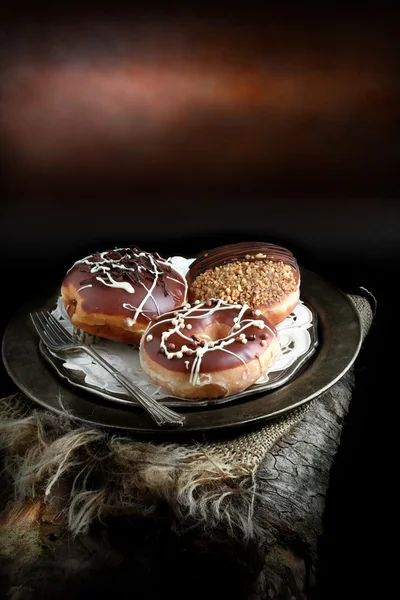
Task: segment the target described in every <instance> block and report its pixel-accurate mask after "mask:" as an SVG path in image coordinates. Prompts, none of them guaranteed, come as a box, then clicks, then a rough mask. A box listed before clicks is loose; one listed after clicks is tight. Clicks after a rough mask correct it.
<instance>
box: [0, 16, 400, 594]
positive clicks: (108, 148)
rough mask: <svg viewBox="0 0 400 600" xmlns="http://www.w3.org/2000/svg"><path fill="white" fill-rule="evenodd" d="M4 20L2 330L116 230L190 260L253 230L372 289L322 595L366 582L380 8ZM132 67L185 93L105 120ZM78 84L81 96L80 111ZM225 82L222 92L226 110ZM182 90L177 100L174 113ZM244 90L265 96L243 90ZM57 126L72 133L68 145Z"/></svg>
mask: <svg viewBox="0 0 400 600" xmlns="http://www.w3.org/2000/svg"><path fill="white" fill-rule="evenodd" d="M3 23H4V32H5V36H4V38H3V42H2V43H3V48H2V50H3V51H2V62H1V70H0V85H1V86H2V90H3V93H2V98H3V100H2V101H3V104H2V109H1V121H0V139H1V140H2V147H1V152H2V158H3V159H4V160H3V166H5V169H4V173H3V174H4V186H3V192H4V193H3V194H2V202H3V207H2V216H1V226H0V227H1V231H0V257H1V280H2V300H3V310H2V313H1V327H2V330H3V329H4V327H5V326H6V324H7V322H8V320H9V319H10V317H11V315H12V313H13V311H14V310H15V309H16V308H17V307H18V306H19V305H20V304H21V303H22V302H24V300H25V299H27V298H29V296H30V294H31V293H32V291H33V290H36V289H37V288H38V287H40V285H42V283H48V282H50V281H53V282H54V284H55V285H59V283H60V280H61V278H62V276H63V274H64V272H65V271H66V269H67V268H69V266H70V265H71V264H72V262H74V261H75V260H77V259H78V258H81V257H82V256H83V255H85V254H86V253H90V252H92V251H94V250H97V249H99V250H101V249H107V248H110V247H112V246H117V245H123V244H125V243H126V244H130V243H132V244H136V245H138V246H141V247H142V248H143V249H145V250H148V251H158V252H160V254H164V255H173V254H186V255H190V256H193V255H195V254H197V253H198V252H200V251H201V250H203V249H204V248H210V247H213V246H216V245H220V244H223V243H229V242H233V241H240V240H251V241H254V240H267V241H271V242H276V243H280V244H283V245H286V246H287V247H289V248H290V249H291V250H292V251H293V252H294V254H295V255H296V257H297V259H298V261H299V263H300V264H301V265H302V266H304V267H306V268H308V269H311V270H314V271H316V272H318V273H320V274H322V275H324V276H325V277H326V278H327V279H329V280H331V281H332V282H333V283H335V284H336V285H338V286H339V287H340V288H341V289H343V290H344V291H346V292H355V293H357V289H358V287H359V286H364V287H365V288H367V289H368V290H370V292H372V293H373V294H374V296H375V297H376V299H377V302H378V311H377V314H376V318H375V322H374V325H373V327H372V330H371V332H370V335H369V338H368V340H367V342H366V344H365V346H364V348H363V350H362V351H361V354H360V356H359V358H358V360H357V363H356V389H355V392H354V398H353V401H352V405H351V411H350V414H349V417H348V419H347V423H346V426H345V428H344V432H343V439H342V444H341V448H340V451H339V455H338V460H337V463H336V465H335V466H334V469H333V472H332V482H331V488H330V494H329V497H328V500H327V512H326V520H325V526H326V533H325V536H324V539H323V540H322V543H321V559H322V568H321V597H322V598H336V597H343V596H342V593H343V590H344V589H345V590H347V591H351V590H356V589H357V590H359V591H360V588H364V589H369V588H370V587H371V586H372V584H373V582H374V581H375V580H376V579H378V577H377V576H376V575H377V561H378V562H379V560H382V559H379V556H378V557H377V554H378V555H379V554H380V553H379V552H378V553H377V552H376V547H377V544H378V543H379V542H377V541H376V534H377V533H378V531H379V529H380V519H381V517H380V516H379V512H378V511H377V508H376V506H377V503H378V502H379V498H381V493H380V490H379V481H378V482H377V481H376V480H375V478H374V477H371V472H373V471H374V467H373V463H374V460H376V459H374V456H375V457H376V456H377V453H376V452H375V449H376V448H379V447H381V444H382V443H383V442H384V440H383V433H382V422H383V413H384V410H385V406H384V404H385V399H384V387H383V386H382V384H381V380H380V378H379V376H378V375H379V373H382V366H383V365H384V361H385V360H386V355H387V354H386V352H385V350H386V349H387V348H388V344H389V340H388V339H387V336H386V332H387V331H388V329H389V327H390V326H391V325H390V324H391V323H392V314H393V307H394V305H393V304H392V302H393V300H392V298H393V290H394V286H395V283H396V278H397V273H398V259H399V254H400V236H399V234H398V228H399V224H400V209H399V197H400V184H399V176H398V167H399V144H398V131H397V127H396V126H397V120H398V116H399V114H398V113H399V106H400V104H399V100H400V98H399V88H398V83H399V82H398V79H397V73H398V67H399V60H398V57H397V47H396V33H397V32H396V29H395V21H394V19H393V15H383V14H376V13H375V12H373V11H368V12H367V10H366V9H365V10H364V12H362V13H361V14H360V12H358V13H356V12H354V13H350V12H348V13H347V14H344V13H343V14H338V12H337V11H331V12H330V13H329V12H327V13H326V14H325V15H317V14H316V13H315V12H314V13H311V12H310V13H305V12H302V11H299V10H297V11H291V10H288V11H287V12H286V13H284V14H283V13H282V14H277V13H274V14H272V13H271V12H269V13H267V14H266V13H265V12H261V11H260V9H259V8H254V9H253V8H252V7H251V6H249V7H248V9H247V10H246V11H244V9H242V10H241V11H240V12H239V11H235V10H234V9H232V8H231V9H230V11H229V14H228V13H226V12H225V11H223V10H221V11H217V10H215V11H214V13H211V12H209V13H207V14H206V13H205V12H204V11H200V9H192V10H191V11H189V10H186V12H184V11H183V10H180V11H179V12H178V11H177V10H173V9H172V8H171V9H170V11H168V10H167V9H164V11H162V10H161V9H159V10H158V11H157V12H155V11H154V12H153V11H150V10H149V11H148V12H147V13H145V12H144V11H143V14H140V15H134V16H132V15H130V16H129V18H128V17H127V15H126V14H125V13H123V12H122V11H121V12H118V11H117V10H115V12H114V13H113V14H112V15H110V14H107V13H103V12H102V11H100V9H97V12H96V11H93V10H92V11H90V12H88V13H82V11H78V12H73V11H70V12H69V14H68V16H66V14H61V13H59V12H58V13H57V14H56V13H55V11H53V12H52V11H48V12H47V13H42V14H40V15H39V14H37V15H36V16H35V15H27V14H26V12H25V11H20V12H19V13H17V12H16V13H15V14H10V13H9V14H8V15H6V18H5V19H4V21H3ZM138 31H140V35H139V34H137V32H138ZM193 31H194V32H195V33H193ZM132 32H133V33H132ZM136 35H139V38H140V41H139V42H137V37H135V36H136ZM133 40H136V41H135V42H134V41H133ZM165 57H167V59H166V58H165ZM135 60H136V61H139V62H140V61H144V64H146V65H150V66H148V67H147V68H149V69H154V65H157V64H158V65H160V64H161V63H163V64H164V65H166V66H165V69H166V71H165V72H164V74H165V73H167V76H169V75H170V74H171V72H172V73H176V72H178V73H181V77H182V78H183V80H185V77H186V78H187V79H188V81H190V86H192V87H190V86H189V91H188V90H187V89H186V88H182V90H181V89H180V88H179V87H178V89H176V87H175V88H174V87H173V89H172V88H171V87H162V86H161V87H160V88H157V84H154V85H155V86H156V87H155V88H154V89H155V92H154V93H155V94H160V96H158V97H157V100H156V105H155V106H156V108H155V109H154V111H155V112H153V113H152V112H151V111H150V113H146V112H145V111H144V112H142V113H141V112H140V110H142V108H143V107H140V106H139V108H136V109H135V107H134V106H133V108H132V107H130V108H129V107H128V109H125V108H124V105H123V104H120V106H121V108H120V112H119V113H118V115H117V117H115V116H114V117H113V118H114V119H115V118H116V119H117V120H116V121H115V120H114V121H113V120H112V119H111V120H110V123H109V125H106V126H105V125H104V121H106V119H110V116H109V113H107V110H108V109H107V107H106V108H104V106H103V105H101V102H100V101H99V102H97V101H96V94H99V97H100V96H101V93H102V92H101V90H103V92H104V87H101V85H103V86H104V85H107V84H104V81H107V76H110V77H111V78H112V77H113V75H112V73H113V72H114V73H115V71H116V70H118V68H119V64H120V63H121V62H124V61H128V62H129V61H133V62H135ZM146 61H147V62H146ZM163 61H165V62H163ZM169 61H170V62H169ZM200 63H201V65H202V66H201V68H200V67H199V66H198V65H199V64H200ZM27 64H28V66H29V69H30V71H29V73H28V75H26V70H25V71H24V69H26V68H27V66H26V65H27ZM21 65H22V66H21ZM71 65H72V66H74V65H75V66H76V65H79V66H80V68H82V69H83V70H84V78H83V83H82V86H83V87H82V89H81V90H79V88H78V87H75V88H74V89H73V90H72V92H71V90H70V89H68V88H67V84H65V85H64V87H62V86H63V84H62V83H61V84H60V85H61V88H60V89H61V96H60V95H58V96H56V100H57V102H58V103H60V102H61V103H62V101H63V100H62V99H63V96H62V93H63V91H65V97H66V100H65V102H66V104H67V109H68V106H70V105H69V104H68V103H69V102H71V103H72V105H73V109H72V110H71V112H70V113H68V110H67V109H66V112H61V113H59V112H57V110H58V109H57V107H56V108H55V107H54V105H53V104H52V102H55V100H54V98H53V100H51V99H50V100H48V98H47V96H46V94H47V93H48V90H49V89H50V90H51V89H53V88H52V86H54V85H55V84H54V82H52V81H53V80H52V79H51V78H52V77H55V76H56V75H54V73H56V74H57V73H59V72H60V71H63V69H64V70H65V71H63V72H65V73H67V71H68V68H70V67H71ZM182 65H183V66H182ZM215 65H217V66H218V68H217V70H216V71H215V68H216V67H215ZM85 69H86V70H85ZM91 69H94V70H96V69H97V71H96V72H97V73H99V72H100V74H101V77H102V82H103V83H102V84H101V85H100V84H99V87H96V85H97V84H96V83H93V82H92V83H91V80H90V77H89V78H87V77H88V73H89V74H90V70H91ZM213 69H214V71H213ZM99 70H100V71H99ZM210 72H211V74H212V73H214V77H215V78H216V79H215V80H216V81H219V80H221V81H222V84H221V86H222V87H221V89H222V92H221V94H222V95H221V98H222V99H220V100H218V101H217V100H215V99H214V100H213V101H212V102H209V103H208V104H204V105H202V104H201V101H199V100H198V97H197V96H196V94H198V93H199V89H201V86H200V84H199V83H198V81H197V79H196V77H200V76H204V73H206V74H208V75H209V74H210ZM32 73H33V75H32ZM43 73H45V74H46V75H43ZM49 73H50V74H49ZM107 73H108V74H110V73H111V75H107ZM157 73H159V74H160V73H161V75H162V71H157ZM182 73H183V75H182ZM260 73H261V74H260ZM360 73H361V74H362V77H361V76H360ZM168 74H169V75H168ZM227 74H228V75H227ZM249 74H250V75H249ZM161 75H160V76H161ZM249 76H250V79H249V78H248V77H249ZM29 77H31V79H29ZM35 77H36V79H35ZM142 77H143V75H142ZM252 77H253V79H252ZM24 78H25V79H24ZM32 78H33V79H32ZM257 78H258V79H257ZM265 78H269V79H268V82H269V83H265V81H266V79H265ZM215 80H214V82H215ZM255 80H256V82H255V83H254V81H255ZM177 81H178V83H177ZM179 81H181V80H176V79H173V80H172V84H171V85H172V86H179V85H180V83H179ZM260 81H261V83H260ZM282 82H283V83H282ZM285 82H286V83H285ZM332 82H333V83H332ZM73 85H75V86H77V84H76V83H75V84H73ZM110 85H114V86H117V83H115V82H114V83H113V84H110ZM150 85H153V84H150ZM90 86H94V87H93V90H92V91H91V87H90ZM257 86H258V87H257ZM263 86H264V87H263ZM99 90H100V91H99ZM238 90H239V91H238ZM84 93H87V94H89V109H85V110H88V112H86V113H85V118H83V119H81V118H80V117H79V110H80V106H81V105H80V104H79V102H80V101H79V98H80V97H81V96H82V95H83V94H84ZM104 93H105V94H106V96H107V99H108V101H109V102H111V103H112V99H114V101H115V102H116V103H117V105H118V103H121V102H122V100H121V97H123V87H122V88H117V90H116V91H115V93H113V94H109V95H107V94H108V92H107V91H106V92H104ZM68 94H69V95H68ZM90 94H92V95H91V96H90ZM185 94H186V95H187V97H188V99H187V98H186V96H185ZM230 94H233V95H235V94H236V96H235V97H236V98H237V100H236V104H235V103H234V104H233V105H232V104H229V95H230ZM257 95H258V96H257ZM170 96H171V97H170ZM183 97H185V102H186V104H185V105H184V106H185V107H186V109H185V110H186V112H184V111H183V112H179V110H177V111H176V112H174V110H173V108H174V106H173V104H174V102H175V101H176V102H177V106H178V109H179V107H180V106H183V104H182V105H181V104H179V103H180V102H181V101H182V102H183V100H182V98H183ZM255 97H261V98H262V99H261V100H258V103H257V102H256V103H255V101H254V98H255ZM272 97H274V98H275V100H274V102H272V100H271V98H272ZM76 98H78V100H76ZM171 98H172V100H171ZM227 99H228V100H227ZM74 102H75V104H74ZM145 102H146V101H144V103H145ZM218 102H219V104H218ZM29 106H34V107H35V111H36V112H32V111H31V112H30V111H29ZM82 106H83V105H82ZM102 106H103V108H102ZM164 106H168V107H169V110H171V111H172V112H171V113H168V115H172V116H168V115H167V117H166V120H164V121H161V120H160V121H157V123H158V124H157V127H158V129H157V127H156V128H155V129H154V128H153V129H152V128H151V119H152V115H153V116H154V115H155V118H156V119H158V118H160V119H161V117H160V115H161V114H162V110H163V107H164ZM171 107H172V108H171ZM282 107H283V108H282ZM124 110H125V112H124ZM135 110H138V111H139V114H138V115H136V117H137V118H136V120H135ZM182 110H183V109H182ZM90 111H93V112H94V113H95V116H96V115H97V117H96V118H98V120H99V122H100V123H103V125H102V126H101V127H100V130H99V131H100V133H98V130H96V129H95V128H93V127H92V128H91V125H90V123H91V121H90ZM96 111H97V112H96ZM157 111H158V112H157ZM32 115H33V116H32ZM60 115H61V117H60ZM65 115H67V116H65ZM149 115H150V116H149ZM60 119H61V120H60ZM62 119H64V123H63V121H62ZM143 119H144V120H146V119H148V122H146V123H145V124H143ZM168 119H169V120H168ZM149 123H150V125H149ZM113 127H114V128H115V127H119V128H120V130H121V131H122V132H123V133H121V134H120V137H119V138H118V136H117V137H114V138H113V137H110V135H109V132H110V131H111V130H112V128H113ZM146 127H147V128H146ZM68 128H72V129H73V130H74V128H75V130H76V131H75V130H74V135H73V136H72V138H71V139H72V140H73V141H72V142H71V144H70V146H69V147H67V148H66V142H65V135H66V134H67V133H68ZM96 131H97V133H96ZM46 136H47V137H46ZM74 136H75V137H74ZM91 136H92V138H91ZM96 136H97V137H96ZM67 137H68V136H67ZM68 139H69V138H68ZM243 140H244V141H243ZM252 140H254V144H252ZM242 142H243V143H242ZM68 143H69V142H68ZM46 144H47V146H46ZM52 148H55V151H54V153H53V152H52ZM254 148H255V149H254ZM57 153H58V154H57ZM54 156H55V158H54ZM2 380H3V381H4V382H3V383H2V393H4V394H6V393H8V392H9V391H10V392H11V391H13V389H14V386H13V383H12V382H11V381H10V380H9V379H8V378H7V376H6V374H5V371H4V369H2ZM373 425H374V430H372V426H373ZM385 441H386V440H385ZM378 460H379V457H378ZM364 510H366V512H367V514H369V517H368V521H366V518H365V516H364V512H363V511H364ZM355 557H358V558H360V559H361V563H360V564H361V565H362V566H357V564H356V561H355ZM372 565H374V568H372ZM347 577H348V578H349V579H348V581H347V583H345V580H346V578H347Z"/></svg>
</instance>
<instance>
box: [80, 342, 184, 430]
mask: <svg viewBox="0 0 400 600" xmlns="http://www.w3.org/2000/svg"><path fill="white" fill-rule="evenodd" d="M81 348H82V350H84V351H85V352H86V354H89V356H91V357H92V358H93V359H94V360H95V361H96V362H98V363H99V364H100V365H101V366H102V367H103V368H104V369H105V370H106V371H108V372H109V373H110V374H111V375H112V376H113V377H114V378H115V379H116V380H117V381H118V382H119V383H120V384H121V385H122V386H123V387H124V388H125V389H126V390H128V392H129V393H130V394H131V395H132V396H133V397H134V398H135V400H137V401H138V402H139V404H140V405H141V406H142V408H144V409H145V410H146V411H147V412H148V413H149V415H150V416H151V417H152V418H153V419H154V421H155V422H156V423H157V425H159V426H160V427H162V426H164V425H174V426H177V427H181V426H182V425H183V424H184V422H185V420H186V419H185V417H184V416H182V415H180V414H178V413H176V412H175V411H173V410H171V409H170V408H168V407H167V406H164V405H163V404H160V403H159V402H157V400H154V399H153V398H152V397H151V396H149V395H148V394H144V392H143V393H142V392H141V390H138V389H137V388H136V387H135V386H134V385H132V383H131V382H130V381H129V379H128V378H127V377H125V375H123V374H122V373H120V372H119V371H117V369H115V368H114V367H113V366H112V365H110V363H109V362H107V361H106V360H105V359H104V358H103V357H102V356H101V355H100V354H98V353H97V352H96V351H95V350H93V349H92V348H90V347H89V346H81Z"/></svg>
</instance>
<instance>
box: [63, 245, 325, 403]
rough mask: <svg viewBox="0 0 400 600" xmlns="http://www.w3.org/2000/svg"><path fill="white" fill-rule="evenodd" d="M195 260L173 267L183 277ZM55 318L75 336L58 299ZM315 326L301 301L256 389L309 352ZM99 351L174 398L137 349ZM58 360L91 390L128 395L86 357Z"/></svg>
mask: <svg viewBox="0 0 400 600" xmlns="http://www.w3.org/2000/svg"><path fill="white" fill-rule="evenodd" d="M193 260H194V259H186V258H184V257H182V256H174V257H172V258H171V262H172V264H173V265H174V267H175V268H177V269H179V270H181V271H182V273H183V274H186V272H187V270H188V268H189V266H190V264H191V262H192V261H193ZM53 315H54V316H55V317H56V318H57V319H58V320H59V321H60V323H61V324H62V325H63V326H64V327H65V328H66V329H67V330H68V331H70V332H71V333H72V331H73V326H72V325H71V322H70V320H69V317H68V315H67V313H66V312H65V309H64V306H63V303H62V299H61V298H59V299H58V303H57V307H56V308H55V309H54V311H53ZM312 325H313V314H312V312H311V311H310V310H309V308H308V307H307V306H305V304H304V303H303V302H302V301H301V300H300V301H299V302H298V304H297V306H296V307H295V309H294V310H293V312H292V313H291V314H290V315H289V317H287V318H286V319H285V320H284V321H282V323H280V324H279V325H277V326H276V329H277V330H278V331H279V335H280V343H281V353H280V355H279V356H278V358H277V359H276V361H275V363H274V364H273V365H272V366H271V367H270V368H269V369H268V371H267V372H266V373H265V374H264V375H263V376H262V377H261V378H260V379H259V380H258V381H257V382H256V383H255V384H254V386H259V385H265V384H266V383H268V381H269V379H270V376H271V374H272V373H278V372H282V371H284V370H286V369H288V368H289V367H290V366H291V365H293V364H294V363H295V362H296V361H297V360H298V359H299V358H301V357H302V356H304V355H305V354H306V353H307V352H308V350H309V349H310V346H311V343H312V340H311V336H310V333H309V331H308V330H309V329H310V327H312ZM96 351H97V352H98V353H99V354H101V355H102V356H103V357H104V358H105V359H106V360H107V361H108V362H109V363H111V364H112V365H113V366H114V367H115V368H116V369H118V370H119V371H120V372H121V373H123V374H124V375H126V376H127V377H128V378H129V379H131V380H132V381H133V382H134V383H136V384H137V385H139V386H140V387H141V388H143V389H144V390H145V391H146V392H147V393H148V394H150V395H151V396H153V397H154V398H156V399H159V400H161V399H164V398H171V397H172V396H171V394H169V393H167V392H166V391H165V390H163V389H162V388H160V387H159V386H157V385H156V384H154V383H153V382H151V381H150V380H149V379H148V377H147V375H146V374H145V373H144V372H143V371H142V369H141V366H140V362H139V351H138V350H137V348H135V347H133V346H129V345H126V344H120V343H117V342H112V341H110V340H105V339H103V340H101V341H99V342H98V343H96ZM55 356H57V357H58V358H62V360H63V361H64V368H65V369H67V370H70V371H74V370H75V371H81V372H83V373H84V374H85V383H86V384H87V385H88V386H89V387H94V388H99V389H101V390H104V392H106V393H109V394H121V393H122V394H124V393H125V390H124V388H122V387H121V386H120V385H119V383H118V382H117V381H116V380H115V379H114V378H113V377H112V376H111V375H110V374H109V373H107V371H105V370H104V369H103V368H102V367H101V366H100V365H98V364H97V363H95V362H94V361H93V359H92V358H91V357H90V356H88V355H87V354H86V353H84V352H79V353H78V352H77V353H74V354H70V355H68V356H65V355H59V354H55Z"/></svg>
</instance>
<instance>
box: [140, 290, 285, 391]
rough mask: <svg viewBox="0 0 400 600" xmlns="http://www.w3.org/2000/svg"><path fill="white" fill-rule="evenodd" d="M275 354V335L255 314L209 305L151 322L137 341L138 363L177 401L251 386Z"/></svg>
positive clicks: (236, 307)
mask: <svg viewBox="0 0 400 600" xmlns="http://www.w3.org/2000/svg"><path fill="white" fill-rule="evenodd" d="M279 352H280V345H279V338H278V333H277V331H276V329H275V328H274V327H273V326H272V325H271V324H270V323H269V322H268V321H267V319H266V318H265V317H264V316H263V315H261V314H260V313H259V311H254V310H252V309H250V308H249V307H248V306H246V305H244V306H242V305H241V304H229V303H227V302H223V301H222V300H207V302H203V303H195V304H194V305H193V306H191V305H190V304H187V305H186V306H185V307H183V308H181V309H179V310H177V311H174V312H173V313H171V314H169V315H167V314H166V315H162V316H161V318H160V319H159V320H158V321H156V322H155V323H152V324H151V325H150V326H149V328H148V329H147V331H146V332H145V334H144V336H143V337H142V340H141V344H140V362H141V365H142V369H143V371H144V372H145V373H146V374H147V375H148V376H149V378H150V379H151V380H152V381H154V382H155V383H157V384H158V385H161V386H162V387H163V388H165V389H167V390H168V391H169V392H170V393H172V394H173V395H175V396H180V397H184V398H218V397H224V396H230V395H232V394H235V393H238V392H240V391H242V390H244V389H246V388H248V387H249V386H250V385H252V384H253V383H255V381H257V379H258V378H259V377H260V376H261V375H262V374H263V373H265V372H266V370H267V369H268V368H269V366H270V365H271V364H272V363H273V362H274V361H275V359H276V357H277V356H278V354H279Z"/></svg>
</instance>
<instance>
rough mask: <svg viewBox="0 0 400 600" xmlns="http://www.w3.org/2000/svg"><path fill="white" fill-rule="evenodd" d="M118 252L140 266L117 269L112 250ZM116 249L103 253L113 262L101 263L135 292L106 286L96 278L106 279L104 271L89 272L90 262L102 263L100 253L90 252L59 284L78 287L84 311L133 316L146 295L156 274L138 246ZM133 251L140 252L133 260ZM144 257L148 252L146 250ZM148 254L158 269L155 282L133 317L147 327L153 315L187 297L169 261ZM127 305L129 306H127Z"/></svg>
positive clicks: (180, 302) (171, 307)
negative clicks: (147, 263)
mask: <svg viewBox="0 0 400 600" xmlns="http://www.w3.org/2000/svg"><path fill="white" fill-rule="evenodd" d="M117 251H118V253H119V254H120V255H121V256H122V257H124V256H126V255H128V256H129V257H131V260H130V261H125V264H126V265H128V264H129V265H130V268H132V269H134V265H135V264H136V265H137V266H139V265H140V269H136V270H131V271H126V272H124V271H121V270H119V271H118V265H119V263H120V262H121V261H120V259H118V258H116V260H115V262H113V260H112V259H113V257H114V256H116V254H115V253H116V252H117ZM117 251H115V250H114V251H110V252H109V253H106V254H105V253H103V256H105V258H106V259H107V260H111V261H112V262H111V263H104V264H107V265H110V267H111V270H110V271H109V272H110V273H113V274H114V275H115V274H117V276H118V279H117V280H118V282H126V283H128V284H130V286H132V288H133V289H134V290H135V291H134V293H130V292H128V291H126V290H125V289H123V288H118V287H108V286H106V285H105V284H104V283H103V282H102V281H99V280H98V279H97V277H98V276H100V277H101V278H104V279H105V280H106V281H107V278H106V277H105V276H104V272H101V271H95V272H94V273H92V272H90V269H91V264H92V263H93V264H95V263H96V261H97V264H98V263H99V262H100V263H101V260H100V258H101V255H99V254H98V253H96V254H93V255H90V256H89V257H86V259H82V260H81V261H78V262H77V263H75V264H74V265H73V266H72V267H71V269H70V270H69V271H68V273H67V275H66V276H65V278H64V280H63V282H62V287H63V288H65V287H66V286H69V285H72V286H73V288H74V289H75V290H77V294H78V295H79V296H80V297H81V299H82V304H81V306H82V308H83V310H85V311H86V312H87V313H102V314H105V315H110V316H111V315H113V316H115V315H118V316H123V317H126V318H129V319H132V318H134V316H135V309H137V308H138V307H139V306H140V304H141V303H142V302H143V300H144V299H145V297H146V295H148V289H149V288H150V287H151V285H152V283H153V282H154V279H155V276H154V274H152V273H151V268H147V269H146V264H145V265H143V261H142V260H141V258H142V255H143V254H144V253H142V252H141V251H140V250H139V249H137V248H123V249H121V248H119V249H117ZM128 253H129V254H128ZM135 253H136V254H140V256H141V258H140V259H139V258H138V259H137V260H135ZM146 256H149V255H147V253H146ZM151 256H152V257H153V260H154V262H155V264H156V265H157V270H158V271H159V275H158V276H157V284H156V286H155V287H154V289H153V291H152V293H151V295H150V296H149V297H148V298H147V300H146V302H145V303H144V304H143V307H142V309H141V310H140V312H139V313H138V315H137V320H136V322H137V323H141V324H143V325H146V326H147V324H148V323H149V321H151V320H152V318H153V317H154V315H160V314H162V313H164V312H168V311H170V310H172V309H174V308H176V307H178V306H180V305H181V304H182V303H183V302H184V301H185V297H186V283H185V280H184V277H183V276H182V275H181V274H180V273H178V272H177V271H176V270H175V269H174V268H173V267H172V266H171V265H170V264H169V263H167V262H166V261H165V260H164V259H162V258H161V257H159V255H158V254H152V255H151ZM110 257H111V259H110ZM132 257H133V260H132ZM88 263H89V264H88ZM147 266H149V265H147ZM135 281H136V283H135ZM144 286H146V287H144ZM146 288H147V290H146ZM78 290H79V291H78ZM124 305H125V306H124ZM129 306H130V307H131V308H129Z"/></svg>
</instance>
